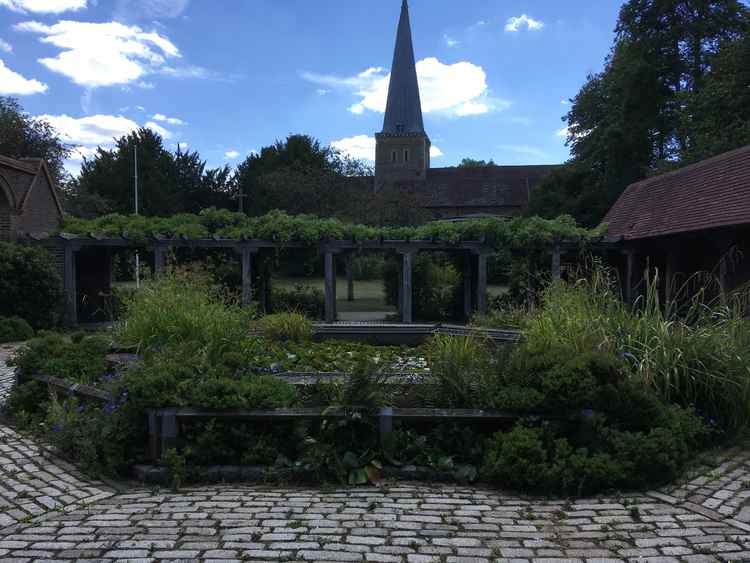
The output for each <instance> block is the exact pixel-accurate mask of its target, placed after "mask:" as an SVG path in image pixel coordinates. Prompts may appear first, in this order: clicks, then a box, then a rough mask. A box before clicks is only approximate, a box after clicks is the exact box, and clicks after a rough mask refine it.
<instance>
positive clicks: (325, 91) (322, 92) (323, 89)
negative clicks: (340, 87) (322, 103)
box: [315, 88, 331, 96]
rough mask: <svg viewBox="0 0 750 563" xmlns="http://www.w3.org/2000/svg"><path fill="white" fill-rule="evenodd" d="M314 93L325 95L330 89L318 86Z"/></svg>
mask: <svg viewBox="0 0 750 563" xmlns="http://www.w3.org/2000/svg"><path fill="white" fill-rule="evenodd" d="M315 93H316V94H317V95H318V96H326V95H328V94H330V93H331V91H330V90H328V89H326V88H318V89H317V90H315Z"/></svg>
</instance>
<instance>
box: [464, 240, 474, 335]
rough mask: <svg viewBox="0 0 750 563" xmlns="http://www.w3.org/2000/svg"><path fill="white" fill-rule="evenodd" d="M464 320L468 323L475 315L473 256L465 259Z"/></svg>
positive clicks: (467, 256) (468, 255)
mask: <svg viewBox="0 0 750 563" xmlns="http://www.w3.org/2000/svg"><path fill="white" fill-rule="evenodd" d="M464 258H465V259H464V318H465V319H466V320H467V321H468V320H469V319H470V318H471V315H472V313H474V299H473V295H472V293H473V292H472V288H473V287H474V280H473V277H474V276H473V273H472V272H473V269H474V268H473V265H472V263H471V262H472V259H471V258H472V257H471V254H466V256H465V257H464Z"/></svg>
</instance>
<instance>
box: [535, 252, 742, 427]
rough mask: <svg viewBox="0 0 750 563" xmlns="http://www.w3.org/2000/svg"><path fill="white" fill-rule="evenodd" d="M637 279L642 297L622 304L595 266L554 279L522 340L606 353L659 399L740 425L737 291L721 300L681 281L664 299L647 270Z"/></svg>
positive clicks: (739, 296) (609, 277)
mask: <svg viewBox="0 0 750 563" xmlns="http://www.w3.org/2000/svg"><path fill="white" fill-rule="evenodd" d="M710 281H711V280H710V279H708V278H706V279H704V280H703V283H705V284H709V282H710ZM645 285H646V290H645V295H644V297H643V298H642V299H640V300H639V302H638V303H637V304H636V306H635V307H634V308H633V309H632V310H630V309H628V308H627V307H626V306H625V304H624V303H623V302H622V300H621V299H620V297H619V291H618V290H617V285H616V282H615V278H614V277H613V275H612V273H611V272H610V271H608V270H606V269H604V268H602V267H600V266H596V265H595V266H594V268H593V269H592V270H591V271H589V272H582V273H581V275H579V276H578V279H575V280H574V281H571V282H564V283H560V284H554V285H552V286H550V287H549V288H548V289H547V290H546V291H545V293H544V295H543V298H542V305H541V306H540V307H539V308H538V309H537V312H536V314H534V315H532V316H531V317H530V318H529V320H528V322H527V323H525V325H524V332H525V335H526V338H527V341H528V342H530V343H534V344H535V346H536V347H537V348H538V349H548V348H552V349H554V348H560V347H562V348H567V349H569V350H575V351H578V352H585V351H591V350H605V351H609V352H610V353H611V354H613V355H616V356H617V357H620V358H623V359H624V360H626V361H627V363H628V365H629V367H630V372H631V373H632V374H633V376H634V377H636V378H637V379H638V380H639V381H641V382H642V383H643V384H644V385H647V386H649V387H651V388H653V389H654V390H655V391H657V392H658V394H659V395H661V396H662V397H664V398H665V399H666V400H668V401H670V402H676V403H678V404H682V405H684V406H689V405H693V404H694V405H696V406H697V407H698V408H699V409H700V410H701V411H703V412H704V413H706V414H707V415H708V416H709V417H710V418H713V419H715V420H716V421H721V423H722V424H723V425H724V426H727V427H729V428H730V429H736V428H739V427H741V426H743V425H744V424H745V423H746V422H747V421H748V415H749V414H750V371H748V367H747V366H748V365H750V356H749V354H750V348H749V347H748V335H750V326H748V321H747V319H746V316H745V314H744V311H745V305H744V304H745V303H746V302H747V295H745V294H744V293H740V294H737V295H735V296H733V297H732V300H731V302H730V303H729V305H726V306H725V305H722V304H720V303H716V302H712V301H711V300H710V299H708V298H707V295H709V294H710V293H711V287H710V285H704V286H702V287H699V288H698V290H697V291H695V288H694V287H693V285H692V284H691V283H688V284H686V285H685V286H684V288H683V290H684V291H683V290H680V291H676V292H675V294H676V297H675V300H674V301H673V302H671V303H666V304H665V303H662V302H661V301H660V298H659V281H658V276H657V277H656V278H653V277H651V276H650V275H649V276H648V279H647V281H646V284H645ZM687 289H690V291H689V292H687V293H686V291H687Z"/></svg>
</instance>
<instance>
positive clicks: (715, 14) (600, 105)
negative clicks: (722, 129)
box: [530, 0, 748, 224]
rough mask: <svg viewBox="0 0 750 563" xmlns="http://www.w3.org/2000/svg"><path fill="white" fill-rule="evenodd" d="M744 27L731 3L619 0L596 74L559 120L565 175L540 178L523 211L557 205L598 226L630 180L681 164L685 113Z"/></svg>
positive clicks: (742, 12)
mask: <svg viewBox="0 0 750 563" xmlns="http://www.w3.org/2000/svg"><path fill="white" fill-rule="evenodd" d="M747 22H748V9H747V8H746V7H745V6H744V5H743V4H742V3H740V2H739V1H738V0H629V1H628V2H626V3H625V4H624V5H623V7H622V9H621V10H620V15H619V19H618V22H617V27H616V39H615V44H614V46H613V48H612V51H611V52H610V54H609V56H608V57H607V59H606V63H605V68H604V70H603V71H602V72H601V73H599V74H596V75H592V76H589V77H588V79H587V81H586V83H585V84H584V85H583V87H582V88H581V90H580V92H579V93H578V95H577V96H576V97H575V98H574V99H573V104H572V107H571V109H570V112H569V113H568V115H567V116H566V117H565V120H566V121H567V123H568V139H567V142H568V145H569V146H570V148H571V154H572V160H571V161H570V162H569V163H568V164H567V165H566V166H570V167H573V169H572V170H571V171H570V172H561V173H558V174H553V175H551V176H550V177H549V178H548V179H547V180H546V181H545V182H543V183H542V184H541V185H540V186H539V187H538V188H537V189H536V190H535V192H534V193H533V194H532V202H531V205H530V210H531V211H533V212H536V213H539V214H542V215H545V216H552V215H556V214H557V213H558V212H559V209H560V208H559V207H557V206H558V205H559V203H560V202H561V201H562V200H563V199H565V201H566V203H567V205H566V207H567V208H568V209H569V210H570V211H571V212H572V213H573V215H574V216H575V217H576V218H578V219H579V220H581V221H583V222H585V223H587V224H596V223H597V222H598V221H600V220H601V218H602V215H603V213H604V212H605V211H606V209H608V208H609V207H610V206H611V205H612V203H614V201H615V199H616V198H617V197H618V196H619V195H620V194H621V193H622V191H623V189H624V188H625V187H626V186H627V185H628V184H630V183H632V182H634V181H637V180H639V179H641V178H643V177H645V176H647V175H649V174H652V173H654V172H657V171H659V170H662V169H664V168H671V167H674V166H675V165H676V164H678V163H679V162H681V161H683V160H684V159H687V158H689V154H690V153H691V151H694V148H693V147H692V144H694V143H695V142H697V138H696V139H691V137H690V134H689V131H688V130H687V129H686V127H685V126H684V118H685V113H684V111H683V108H684V106H685V104H686V103H687V100H690V99H692V98H693V97H695V96H697V95H698V94H699V93H701V92H702V90H703V88H704V84H705V83H706V80H707V76H708V75H709V74H710V72H711V66H712V62H713V61H714V60H715V57H717V54H718V53H719V51H720V50H721V47H722V45H724V44H726V43H727V42H731V41H736V40H738V39H739V38H741V37H742V36H743V34H745V33H746V30H747ZM581 174H584V175H585V179H584V178H581V177H580V175H581ZM572 178H577V181H578V182H579V187H578V188H576V187H575V186H574V185H571V184H570V181H571V179H572ZM584 205H585V206H586V207H583V206H584Z"/></svg>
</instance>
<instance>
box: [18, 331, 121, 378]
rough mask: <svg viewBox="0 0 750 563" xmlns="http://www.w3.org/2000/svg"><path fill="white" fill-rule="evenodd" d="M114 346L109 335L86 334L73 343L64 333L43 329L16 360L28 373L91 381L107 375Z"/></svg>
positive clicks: (24, 372) (20, 352) (19, 352)
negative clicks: (110, 353) (107, 359)
mask: <svg viewBox="0 0 750 563" xmlns="http://www.w3.org/2000/svg"><path fill="white" fill-rule="evenodd" d="M110 346H111V341H110V339H109V338H108V337H105V336H85V337H82V338H81V339H77V341H76V342H73V341H70V340H68V339H67V338H65V337H64V336H63V335H61V334H57V333H54V332H41V333H39V336H37V337H36V338H32V339H31V340H29V341H28V342H27V343H26V345H25V346H24V347H23V348H21V350H19V351H18V353H17V354H16V356H15V357H14V358H13V360H12V363H13V365H16V366H17V367H19V368H20V369H21V371H22V372H23V374H25V375H37V374H41V375H51V376H54V377H59V378H62V379H67V380H68V381H71V382H76V383H86V384H89V383H93V382H95V381H97V380H98V379H100V378H101V377H102V376H104V375H105V373H106V371H107V362H106V359H105V357H106V355H107V353H108V352H109V349H110Z"/></svg>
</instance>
